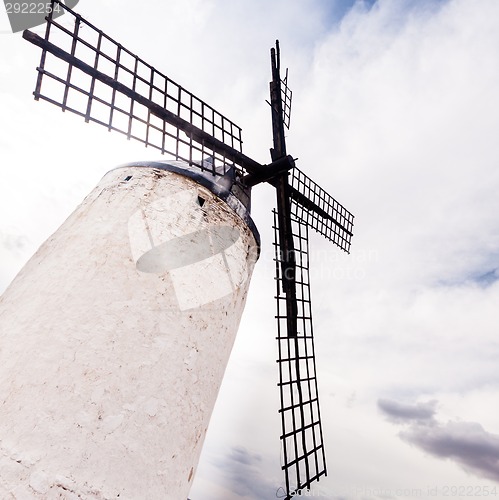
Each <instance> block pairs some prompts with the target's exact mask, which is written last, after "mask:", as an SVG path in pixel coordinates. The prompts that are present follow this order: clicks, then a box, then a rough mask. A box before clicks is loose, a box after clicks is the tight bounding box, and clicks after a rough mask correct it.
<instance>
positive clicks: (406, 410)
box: [378, 399, 436, 422]
mask: <svg viewBox="0 0 499 500" xmlns="http://www.w3.org/2000/svg"><path fill="white" fill-rule="evenodd" d="M435 406H436V401H428V402H426V403H417V404H412V405H411V404H405V403H399V402H397V401H391V400H389V399H379V400H378V408H379V409H380V410H381V411H382V412H383V413H385V415H387V416H388V417H389V418H390V419H391V420H393V421H396V422H405V421H407V420H409V421H417V422H425V421H431V420H433V416H434V415H435Z"/></svg>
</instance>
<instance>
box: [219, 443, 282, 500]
mask: <svg viewBox="0 0 499 500" xmlns="http://www.w3.org/2000/svg"><path fill="white" fill-rule="evenodd" d="M217 466H218V467H219V469H220V470H221V471H222V473H223V476H224V480H225V482H226V487H227V488H228V489H229V490H231V491H232V492H233V493H235V494H237V495H238V497H237V498H241V499H245V500H260V499H261V498H273V497H274V496H275V492H276V489H277V487H276V485H275V483H273V482H271V481H269V479H268V474H267V470H266V468H265V467H264V465H263V459H262V456H261V455H259V454H256V453H253V452H251V451H249V450H248V449H246V448H244V447H243V446H234V447H233V448H231V450H230V453H229V454H228V455H227V457H224V458H223V459H219V460H218V463H217Z"/></svg>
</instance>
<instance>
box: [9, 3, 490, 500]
mask: <svg viewBox="0 0 499 500" xmlns="http://www.w3.org/2000/svg"><path fill="white" fill-rule="evenodd" d="M76 10H77V11H78V12H80V13H81V14H82V15H83V16H84V17H86V18H87V19H89V20H90V21H91V22H92V23H93V24H95V25H97V26H98V27H100V28H101V29H103V30H104V31H106V32H107V33H108V34H110V35H111V36H112V37H113V38H115V39H116V40H118V41H120V42H121V43H123V45H125V46H126V47H127V48H129V49H131V50H132V51H134V52H136V53H138V54H139V55H141V57H142V58H143V59H146V60H148V61H149V62H150V63H152V64H153V65H154V66H156V67H157V68H158V69H159V70H160V71H162V72H164V73H166V74H167V75H168V76H170V77H171V78H173V79H174V80H176V81H178V82H179V83H181V84H182V85H183V86H184V87H186V88H187V89H189V90H190V91H192V92H194V93H195V94H196V95H198V96H199V97H201V98H202V99H204V100H205V101H207V102H209V103H210V104H211V105H212V106H214V107H215V108H216V109H218V110H219V111H221V112H223V113H224V114H226V115H227V116H228V117H229V118H231V119H232V120H234V121H235V122H236V123H237V124H238V125H240V126H241V127H242V128H243V139H244V152H245V153H246V154H248V155H249V156H251V157H254V158H255V159H256V160H258V161H260V162H262V163H266V162H268V161H269V160H270V156H269V152H268V150H269V148H270V146H271V124H270V113H269V108H268V105H267V104H266V103H265V100H266V99H268V96H267V93H268V81H269V80H270V60H269V49H270V47H271V46H272V45H273V44H274V41H275V39H276V38H279V40H280V43H281V50H282V54H281V59H282V64H283V66H285V67H289V81H288V83H289V85H290V87H291V88H292V90H293V109H292V117H291V128H290V130H289V132H288V136H287V145H288V152H289V153H290V154H292V155H293V156H294V157H297V158H298V161H297V165H298V167H299V168H300V169H301V170H303V171H304V172H306V173H307V175H309V176H310V177H311V178H312V179H313V180H314V181H315V182H317V183H318V184H320V185H321V186H322V187H323V188H324V189H325V190H326V191H328V192H329V193H330V194H331V195H333V196H334V197H335V198H336V199H337V200H338V201H340V203H342V204H343V205H344V206H345V207H346V208H348V209H349V210H350V211H351V212H353V213H354V215H355V216H356V218H355V227H354V238H353V241H352V251H351V253H350V255H346V254H343V253H342V252H341V251H340V250H339V249H337V248H335V247H334V246H333V245H332V244H331V243H328V242H327V241H325V240H323V239H322V238H321V237H320V236H318V235H317V236H316V235H312V237H311V279H312V294H313V295H312V297H313V301H312V303H313V314H314V323H315V335H316V355H317V368H318V383H319V394H320V398H321V413H322V419H323V428H324V439H325V445H326V457H327V461H328V476H327V478H325V479H324V480H321V481H320V482H319V483H316V485H314V487H313V488H312V490H311V491H310V495H309V496H313V497H316V498H328V499H335V500H336V499H337V500H339V499H342V500H354V499H412V498H430V497H433V498H445V497H446V496H452V497H459V495H461V496H463V497H464V496H465V494H466V493H470V492H471V493H473V495H471V496H478V495H481V496H485V495H486V492H490V493H491V495H492V496H496V494H498V495H499V420H498V419H497V413H498V410H499V370H498V368H497V359H498V358H499V335H498V328H499V327H498V326H497V325H498V324H499V308H498V307H497V303H498V300H499V218H498V217H497V214H498V213H499V196H497V192H498V191H499V168H497V167H498V166H499V141H498V140H497V132H498V131H499V57H498V50H497V49H498V47H499V29H497V28H498V26H497V25H498V22H499V21H498V20H499V2H497V1H496V0H474V1H470V0H377V1H369V2H368V1H353V0H343V1H339V0H338V1H334V0H286V1H284V0H265V1H264V0H254V1H251V2H249V1H243V0H231V1H229V0H203V1H201V0H186V1H184V2H177V1H173V0H163V1H161V2H159V1H151V2H148V3H147V5H146V6H145V7H143V6H142V5H141V6H140V7H137V2H131V1H130V0H120V1H118V0H104V1H101V2H90V1H88V0H80V2H79V4H78V6H77V8H76ZM0 51H1V55H2V65H1V66H0V109H1V114H0V131H1V133H0V165H1V167H0V168H1V182H0V291H2V290H4V289H5V288H6V287H7V285H8V284H9V282H10V281H11V280H12V279H13V278H14V276H15V275H16V273H17V272H18V271H19V269H20V268H21V267H22V266H23V264H24V263H25V262H26V261H27V260H28V259H29V257H30V256H31V255H32V254H33V252H34V251H35V250H36V249H37V248H38V246H39V245H40V244H41V243H42V242H43V241H44V240H45V239H46V238H47V237H48V236H49V235H50V234H51V233H52V232H53V231H55V230H56V229H57V227H58V226H59V225H60V224H61V223H62V222H63V221H64V220H65V218H66V217H67V216H68V215H69V214H70V213H71V211H72V210H73V209H74V208H75V207H76V206H77V204H78V203H79V202H80V201H81V200H82V199H83V197H84V196H85V195H86V194H87V193H88V192H89V191H90V190H91V189H92V188H93V187H94V186H95V185H96V183H97V182H98V181H99V179H100V178H101V177H102V176H103V175H104V173H105V172H106V171H108V170H109V169H111V168H113V167H114V166H116V165H119V164H121V163H125V162H129V161H133V160H148V159H155V158H157V157H158V156H157V153H156V152H154V151H151V150H147V149H145V148H143V147H142V146H141V145H139V144H134V143H132V142H127V141H126V140H125V139H124V138H122V137H121V136H119V135H118V134H112V133H111V134H110V133H108V132H107V131H105V130H104V129H102V128H101V127H98V126H97V125H89V124H85V123H84V122H83V120H82V119H80V118H78V117H76V116H74V115H73V116H71V115H67V116H62V114H61V112H60V110H58V109H56V108H54V107H52V106H50V105H49V104H47V103H42V102H35V101H34V100H33V99H32V91H33V89H34V83H35V79H36V71H35V67H36V66H37V64H38V60H39V53H38V50H37V49H36V48H35V47H33V46H31V45H30V44H28V43H27V42H25V41H24V40H22V38H21V36H20V34H16V35H13V34H11V33H9V25H8V21H7V17H6V15H5V14H4V13H3V12H2V13H1V14H0ZM273 197H274V193H273V191H272V189H271V188H270V187H269V186H258V187H256V188H254V192H253V201H252V206H253V218H254V220H255V222H256V224H257V226H258V228H259V231H260V233H261V237H262V254H261V258H260V261H259V263H258V264H257V266H256V268H255V271H254V274H253V278H252V284H251V289H250V294H249V297H248V302H247V306H246V310H245V312H244V315H243V318H242V322H241V326H240V330H239V333H238V337H237V339H236V343H235V345H234V349H233V352H232V356H231V359H230V361H229V365H228V366H227V370H226V375H225V378H224V382H223V384H222V387H221V390H220V394H219V398H218V401H217V404H216V407H215V410H214V413H213V416H212V419H211V423H210V429H209V432H208V435H207V438H206V441H205V447H204V450H203V454H202V457H201V461H200V464H199V468H198V471H197V474H196V478H195V482H194V486H193V488H192V490H191V494H190V498H191V499H192V500H232V499H235V500H243V499H244V500H257V499H264V498H269V499H270V498H277V496H276V492H277V491H278V488H279V487H280V486H281V485H282V484H283V477H282V473H281V471H280V465H279V460H280V445H279V417H278V413H277V410H278V388H277V386H276V382H277V366H276V363H275V356H276V345H275V339H274V337H275V324H274V322H275V320H274V317H273V315H274V314H275V312H274V304H273V300H272V299H271V297H272V296H273V294H274V281H273V263H272V245H271V242H272V232H271V224H272V218H271V209H272V207H273ZM493 492H496V493H493ZM468 496H469V495H468Z"/></svg>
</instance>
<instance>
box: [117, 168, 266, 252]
mask: <svg viewBox="0 0 499 500" xmlns="http://www.w3.org/2000/svg"><path fill="white" fill-rule="evenodd" d="M127 167H141V168H156V169H159V170H166V171H168V172H173V173H175V174H179V175H182V176H184V177H189V178H190V179H193V180H195V181H196V182H197V183H198V184H201V185H202V186H204V187H205V188H207V189H209V190H210V191H211V192H212V193H213V194H214V195H215V196H217V197H218V198H220V199H221V200H222V201H223V202H225V203H226V204H227V205H228V206H229V207H230V208H231V209H232V210H233V211H234V212H235V214H236V215H237V216H238V217H239V218H240V219H241V220H243V221H244V222H245V223H246V225H247V226H248V228H249V229H250V230H251V232H252V233H253V236H254V237H255V240H256V244H257V245H258V254H260V243H261V240H260V233H259V232H258V229H257V227H256V224H255V223H254V222H253V219H252V218H251V215H250V213H249V211H248V209H247V208H246V207H245V206H244V204H243V203H242V202H241V201H240V200H239V198H238V197H237V196H236V195H235V194H234V193H232V192H231V191H230V190H227V189H224V187H223V186H220V185H219V184H216V183H215V182H212V181H211V180H210V179H208V178H207V177H205V176H204V175H202V172H203V171H202V170H201V169H199V173H198V172H196V171H195V170H193V169H189V168H186V167H188V164H187V163H185V162H183V161H176V160H171V161H168V162H162V161H134V162H130V163H123V164H121V165H118V166H117V167H115V168H113V169H111V171H112V170H117V169H119V168H127ZM191 168H192V167H191Z"/></svg>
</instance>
